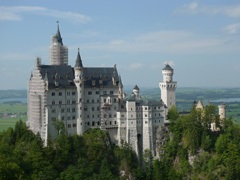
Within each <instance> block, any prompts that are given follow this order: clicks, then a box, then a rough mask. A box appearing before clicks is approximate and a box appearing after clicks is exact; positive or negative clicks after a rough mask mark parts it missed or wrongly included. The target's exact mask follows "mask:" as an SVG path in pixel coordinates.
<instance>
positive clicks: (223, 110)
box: [218, 103, 226, 120]
mask: <svg viewBox="0 0 240 180" xmlns="http://www.w3.org/2000/svg"><path fill="white" fill-rule="evenodd" d="M218 110H219V111H218V112H219V116H220V119H221V120H222V119H226V104H225V103H222V104H220V105H219V106H218Z"/></svg>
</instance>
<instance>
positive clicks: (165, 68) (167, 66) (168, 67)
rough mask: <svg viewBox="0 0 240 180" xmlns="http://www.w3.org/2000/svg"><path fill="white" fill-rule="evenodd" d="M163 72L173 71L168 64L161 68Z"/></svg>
mask: <svg viewBox="0 0 240 180" xmlns="http://www.w3.org/2000/svg"><path fill="white" fill-rule="evenodd" d="M163 70H171V71H172V70H173V68H172V67H171V66H170V65H169V64H166V66H165V67H164V68H163Z"/></svg>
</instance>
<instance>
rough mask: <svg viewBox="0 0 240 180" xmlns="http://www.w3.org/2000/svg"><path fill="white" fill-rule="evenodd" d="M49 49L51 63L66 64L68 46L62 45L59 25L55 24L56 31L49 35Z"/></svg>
mask: <svg viewBox="0 0 240 180" xmlns="http://www.w3.org/2000/svg"><path fill="white" fill-rule="evenodd" d="M49 49H50V64H51V65H68V48H67V47H66V46H64V45H63V40H62V36H61V33H60V29H59V25H58V26H57V33H56V34H55V35H53V36H52V37H51V46H50V48H49Z"/></svg>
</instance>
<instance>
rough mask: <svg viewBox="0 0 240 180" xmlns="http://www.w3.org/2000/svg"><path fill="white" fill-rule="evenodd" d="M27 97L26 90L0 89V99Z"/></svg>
mask: <svg viewBox="0 0 240 180" xmlns="http://www.w3.org/2000/svg"><path fill="white" fill-rule="evenodd" d="M10 98H27V90H26V89H23V90H0V99H10Z"/></svg>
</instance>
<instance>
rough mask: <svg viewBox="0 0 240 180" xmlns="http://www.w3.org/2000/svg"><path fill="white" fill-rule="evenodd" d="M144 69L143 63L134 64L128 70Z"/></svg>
mask: <svg viewBox="0 0 240 180" xmlns="http://www.w3.org/2000/svg"><path fill="white" fill-rule="evenodd" d="M141 68H143V64H142V63H132V64H130V65H129V67H128V69H130V70H138V69H141Z"/></svg>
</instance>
